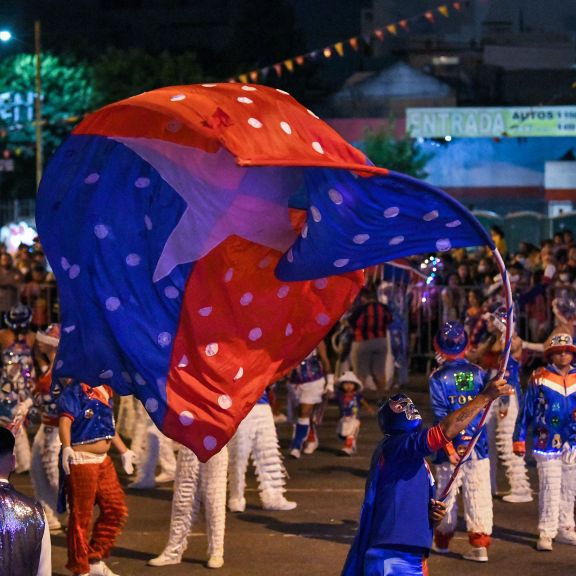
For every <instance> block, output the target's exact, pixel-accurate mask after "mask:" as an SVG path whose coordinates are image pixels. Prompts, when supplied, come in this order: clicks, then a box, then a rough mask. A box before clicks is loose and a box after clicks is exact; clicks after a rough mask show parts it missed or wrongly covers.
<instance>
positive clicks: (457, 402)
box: [429, 358, 493, 551]
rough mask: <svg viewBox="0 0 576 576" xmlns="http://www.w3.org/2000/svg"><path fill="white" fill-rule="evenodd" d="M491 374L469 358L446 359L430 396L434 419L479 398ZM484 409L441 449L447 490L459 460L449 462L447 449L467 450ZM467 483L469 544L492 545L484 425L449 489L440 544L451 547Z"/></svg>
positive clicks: (441, 483)
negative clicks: (459, 502)
mask: <svg viewBox="0 0 576 576" xmlns="http://www.w3.org/2000/svg"><path fill="white" fill-rule="evenodd" d="M487 381H488V376H487V374H486V373H485V372H484V371H483V370H482V369H481V368H480V367H479V366H476V364H472V363H471V362H468V360H465V359H464V358H459V359H455V360H447V361H446V362H444V364H442V366H441V367H440V368H438V369H437V370H435V371H434V372H433V373H432V375H431V376H430V382H429V383H430V399H431V402H432V409H433V411H434V421H435V422H440V421H441V420H442V419H443V418H445V417H446V416H447V415H448V414H450V413H451V412H454V411H456V410H458V409H460V408H462V407H463V406H465V405H466V404H468V402H470V401H471V400H472V399H473V398H475V397H476V396H477V395H478V394H479V393H480V392H481V391H482V390H483V389H484V387H485V385H486V383H487ZM480 417H481V416H480V415H478V416H477V417H476V419H475V420H474V421H473V422H472V423H471V424H470V425H469V426H468V427H467V428H466V429H465V430H462V431H461V432H460V434H459V435H458V436H457V437H456V438H454V440H453V441H452V442H451V443H450V444H448V445H447V446H446V450H445V451H441V452H438V453H437V454H436V458H435V460H434V463H435V464H436V477H437V480H438V490H439V491H440V492H442V490H444V487H445V486H446V485H447V483H448V481H449V480H450V477H451V475H452V472H453V470H454V466H453V465H452V464H451V463H450V460H449V457H448V454H450V453H454V452H455V453H456V454H458V455H459V456H462V455H463V454H464V452H465V451H466V448H467V447H468V444H469V443H470V441H471V440H472V438H473V436H474V435H475V434H476V433H477V431H478V424H479V421H480ZM460 488H461V489H462V496H463V500H464V511H465V520H466V529H467V530H468V538H469V540H470V544H471V545H472V546H473V547H477V548H487V547H488V545H489V543H490V534H492V524H493V512H492V494H491V491H490V460H489V458H488V439H487V435H486V430H485V429H483V430H482V432H481V433H480V437H479V438H478V442H477V443H476V445H475V447H474V450H473V452H472V454H471V456H470V458H469V459H468V460H467V462H465V463H464V464H463V465H462V467H461V469H460V474H459V475H458V477H457V479H456V484H455V486H454V488H453V490H452V491H451V492H450V495H449V497H448V499H447V500H446V502H445V504H446V506H447V509H448V511H447V514H446V516H445V517H444V519H443V520H442V522H441V523H440V524H439V525H438V527H437V529H436V535H435V538H436V547H437V549H438V550H441V551H446V550H447V548H448V543H449V542H450V540H451V538H452V537H453V536H454V532H455V531H456V524H457V521H458V504H457V494H458V490H459V489H460Z"/></svg>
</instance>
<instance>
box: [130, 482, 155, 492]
mask: <svg viewBox="0 0 576 576" xmlns="http://www.w3.org/2000/svg"><path fill="white" fill-rule="evenodd" d="M154 488H156V482H154V481H150V480H136V482H130V484H128V489H129V490H153V489H154Z"/></svg>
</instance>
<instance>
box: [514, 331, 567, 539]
mask: <svg viewBox="0 0 576 576" xmlns="http://www.w3.org/2000/svg"><path fill="white" fill-rule="evenodd" d="M562 338H564V340H565V342H564V344H565V345H563V344H562V342H563V341H562V342H561V341H560V340H561V339H562ZM563 348H565V349H568V350H570V351H571V353H572V355H573V354H574V351H576V348H575V347H574V346H573V344H572V337H571V336H569V335H567V334H559V335H554V336H552V337H551V339H550V341H549V342H548V343H547V346H546V347H545V351H546V355H547V356H548V357H549V356H550V355H551V354H552V355H553V354H555V353H557V350H561V349H563ZM530 428H532V435H533V454H534V458H535V459H536V462H537V466H538V479H539V485H540V494H539V522H538V530H539V532H540V539H539V542H538V548H539V549H540V550H551V539H552V538H555V537H556V536H558V538H557V539H558V540H560V541H563V542H566V543H569V544H574V545H576V533H575V532H574V501H575V499H576V368H574V367H572V368H570V369H569V371H568V372H567V373H566V374H562V373H560V371H559V369H558V368H557V367H556V365H554V364H552V363H550V364H548V365H547V366H546V367H543V368H538V369H537V370H535V371H534V372H533V373H532V375H531V377H530V380H529V382H528V388H527V390H526V394H525V396H524V399H523V401H522V406H521V410H520V415H519V417H518V420H517V422H516V428H515V430H514V450H515V451H516V452H518V453H524V452H525V450H526V437H527V435H528V430H529V429H530ZM543 537H544V539H546V540H548V543H547V544H546V543H544V544H543V543H542V538H543Z"/></svg>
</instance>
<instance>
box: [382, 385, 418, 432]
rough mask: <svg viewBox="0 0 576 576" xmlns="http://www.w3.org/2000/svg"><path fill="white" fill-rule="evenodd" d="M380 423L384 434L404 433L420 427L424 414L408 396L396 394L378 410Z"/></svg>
mask: <svg viewBox="0 0 576 576" xmlns="http://www.w3.org/2000/svg"><path fill="white" fill-rule="evenodd" d="M378 424H379V425H380V429H381V430H382V432H383V433H384V434H403V433H405V432H412V431H414V430H417V429H418V428H420V426H421V425H422V416H420V412H418V409H417V408H416V406H415V405H414V402H412V400H411V399H410V398H409V397H408V396H406V395H405V394H396V395H394V396H392V397H391V398H390V399H389V400H388V401H387V402H386V403H385V404H383V405H382V407H381V408H380V410H379V411H378Z"/></svg>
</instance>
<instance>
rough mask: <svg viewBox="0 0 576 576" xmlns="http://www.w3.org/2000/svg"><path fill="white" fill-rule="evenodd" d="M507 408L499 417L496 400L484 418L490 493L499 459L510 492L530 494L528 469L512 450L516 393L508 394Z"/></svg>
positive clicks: (495, 481) (494, 484) (495, 485)
mask: <svg viewBox="0 0 576 576" xmlns="http://www.w3.org/2000/svg"><path fill="white" fill-rule="evenodd" d="M509 398H510V402H509V404H508V410H507V413H506V416H504V418H500V414H499V410H500V405H499V402H498V400H497V401H495V402H494V403H493V404H492V406H491V407H490V412H489V413H488V417H487V418H486V431H487V433H488V444H489V451H490V483H491V485H492V493H493V494H496V493H497V492H498V489H497V480H496V471H497V467H498V461H499V460H500V461H501V462H502V464H503V465H504V467H505V469H506V477H507V479H508V483H509V484H510V488H511V491H512V494H514V495H526V494H531V492H532V489H531V488H530V480H529V478H528V469H527V468H526V461H525V459H524V457H523V456H516V454H514V450H513V441H512V436H513V434H514V426H515V425H516V418H517V417H518V398H517V396H516V395H514V396H510V397H509Z"/></svg>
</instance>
